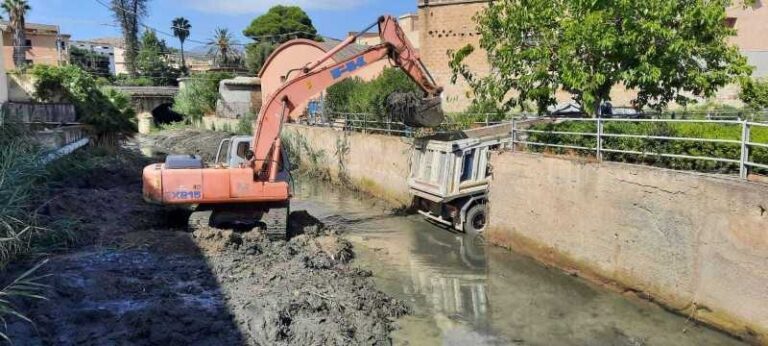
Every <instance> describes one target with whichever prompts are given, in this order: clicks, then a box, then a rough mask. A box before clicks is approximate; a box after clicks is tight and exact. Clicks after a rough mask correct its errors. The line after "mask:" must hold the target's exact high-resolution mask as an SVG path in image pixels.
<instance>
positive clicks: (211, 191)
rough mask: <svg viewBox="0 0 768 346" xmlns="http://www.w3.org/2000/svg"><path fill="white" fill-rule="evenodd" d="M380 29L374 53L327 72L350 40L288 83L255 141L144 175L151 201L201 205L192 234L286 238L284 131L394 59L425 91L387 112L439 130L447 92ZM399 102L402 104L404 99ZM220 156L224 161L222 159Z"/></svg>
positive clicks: (399, 36)
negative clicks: (295, 114)
mask: <svg viewBox="0 0 768 346" xmlns="http://www.w3.org/2000/svg"><path fill="white" fill-rule="evenodd" d="M374 26H378V28H379V35H380V38H381V42H382V43H381V44H379V45H376V46H372V47H369V48H368V49H366V50H364V51H362V52H360V53H359V54H356V55H354V56H352V57H349V58H348V59H346V60H344V61H341V62H338V63H336V64H333V65H330V66H325V67H322V66H323V63H324V62H326V61H328V59H330V58H331V57H332V56H333V55H334V54H336V53H337V52H339V51H340V50H342V49H344V48H345V47H347V46H348V45H350V44H352V43H354V42H355V40H356V39H357V37H355V36H350V37H349V38H347V39H346V40H344V41H343V42H341V43H340V44H339V45H338V46H337V47H335V48H334V49H332V50H330V51H328V52H327V53H326V54H325V55H323V56H322V57H321V58H319V59H318V60H317V61H315V62H312V63H310V64H308V65H306V66H304V67H301V66H297V69H296V70H298V71H300V74H299V75H297V76H296V77H294V78H293V79H290V80H288V81H286V82H285V83H284V84H283V85H282V86H281V87H280V88H279V89H277V91H275V92H274V93H273V94H272V95H270V96H269V98H268V100H267V102H265V103H264V104H263V105H262V108H261V110H260V112H259V116H258V118H257V119H256V121H255V122H254V124H253V137H242V136H238V137H233V138H230V139H226V140H224V141H222V143H221V144H220V146H219V152H218V153H217V158H216V162H215V163H214V164H213V165H212V166H208V167H206V166H205V165H204V164H203V162H202V161H201V160H200V159H199V158H197V157H194V156H169V157H168V158H167V159H166V162H165V163H158V164H153V165H149V166H147V167H146V168H145V169H144V173H143V174H144V175H143V183H144V185H143V193H144V199H145V200H147V201H148V202H152V203H159V204H166V205H171V204H181V205H193V206H196V211H195V212H194V213H193V215H192V217H191V218H190V227H191V228H196V227H204V226H216V225H218V224H219V221H220V220H224V221H225V222H224V223H226V224H227V225H230V226H232V227H240V228H242V227H251V226H253V227H261V228H262V229H264V231H265V232H266V233H267V234H268V235H270V236H271V237H273V238H284V237H285V235H286V234H285V229H286V223H287V216H288V212H289V201H290V197H291V195H290V189H289V174H288V172H289V169H290V162H288V159H287V155H285V153H284V152H283V149H282V145H281V143H280V132H281V130H282V127H283V123H284V122H285V121H286V117H287V115H288V114H290V113H291V111H292V110H293V109H294V108H295V107H298V105H301V104H304V103H305V102H306V101H307V100H309V98H311V97H313V96H315V95H316V94H318V93H319V92H320V91H322V90H324V89H326V88H328V87H330V86H331V85H334V84H336V83H338V82H340V81H342V80H344V79H346V78H349V77H352V76H355V75H356V73H357V71H359V70H360V69H361V68H364V67H366V66H367V65H370V64H372V63H374V62H376V61H379V60H383V59H389V61H391V62H392V64H393V65H394V66H397V67H399V68H400V69H402V70H403V71H404V72H405V73H406V74H407V75H408V76H409V77H410V78H411V79H412V80H413V81H414V82H415V83H416V84H417V85H419V87H420V88H421V89H422V90H423V91H424V97H423V98H417V99H415V100H414V97H413V96H409V97H404V98H403V99H402V100H396V99H395V98H396V97H395V96H391V97H390V99H391V100H388V102H389V101H391V102H389V103H390V112H392V113H393V114H395V115H398V118H399V119H400V120H402V121H403V122H404V123H405V124H407V125H409V126H413V127H435V126H438V125H440V124H441V123H442V121H443V114H442V112H441V111H440V94H441V92H442V88H441V87H439V86H437V84H436V82H435V80H434V79H433V78H432V76H431V75H430V74H429V72H428V71H427V69H426V67H425V66H424V64H423V63H422V62H421V59H420V58H419V56H418V53H417V51H416V50H415V49H414V48H413V46H412V45H411V43H410V42H409V41H408V39H407V38H406V36H405V33H404V32H403V30H402V28H400V26H399V25H398V24H397V21H396V20H395V18H394V17H391V16H382V17H380V18H379V20H378V21H377V22H376V23H375V24H373V25H371V26H370V27H369V28H368V29H366V30H364V31H363V32H365V31H368V30H369V29H370V28H372V27H374ZM401 98H402V97H401ZM222 154H225V155H226V157H224V158H222V157H221V156H222Z"/></svg>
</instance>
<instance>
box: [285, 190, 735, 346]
mask: <svg viewBox="0 0 768 346" xmlns="http://www.w3.org/2000/svg"><path fill="white" fill-rule="evenodd" d="M296 192H297V198H296V199H295V200H294V208H295V209H307V210H308V211H309V212H310V213H312V214H313V215H315V216H316V217H318V218H320V219H321V220H323V221H324V222H326V224H329V225H331V226H342V227H343V228H344V229H345V230H346V235H347V237H348V238H349V239H350V240H351V241H352V242H353V243H354V244H355V248H356V252H357V254H358V259H357V260H356V261H357V262H358V263H359V265H360V266H363V267H365V268H367V269H370V270H372V271H373V272H374V273H375V279H376V283H377V286H378V287H379V288H380V289H381V290H383V291H385V292H387V293H388V294H390V295H394V296H396V297H398V298H401V299H404V300H406V301H408V302H409V303H410V304H411V306H412V307H413V308H414V314H413V315H412V316H409V317H406V318H404V319H403V320H401V321H400V326H401V330H399V331H397V332H395V334H394V338H395V342H396V343H399V344H410V345H422V344H443V345H470V344H471V345H481V344H516V345H517V344H525V345H738V344H740V343H739V342H738V341H737V340H734V339H732V338H730V337H728V336H726V335H724V334H721V333H718V332H716V331H713V330H711V329H708V328H704V327H701V326H697V325H696V324H694V323H693V322H691V321H689V320H687V319H686V318H684V317H681V316H677V315H674V314H671V313H669V312H667V311H665V310H663V309H661V308H660V307H658V306H655V305H653V304H649V303H646V302H642V301H636V300H631V299H627V298H625V297H622V296H621V295H619V294H615V293H613V292H609V291H606V290H604V289H601V288H598V287H595V286H592V285H590V284H588V283H585V282H583V281H581V280H579V279H578V278H574V277H571V276H568V275H566V274H564V273H562V272H561V271H559V270H556V269H550V268H546V267H544V266H542V265H540V264H538V263H536V262H534V261H532V260H531V259H528V258H525V257H522V256H519V255H516V254H514V253H510V252H508V251H506V250H503V249H499V248H493V247H490V248H486V247H485V246H484V244H483V242H482V238H471V237H466V236H464V235H462V234H458V233H455V232H452V231H451V230H448V229H445V228H441V227H437V226H435V225H432V224H430V223H428V222H426V221H425V220H423V219H422V218H421V217H419V216H409V217H401V216H394V215H392V214H390V213H389V212H388V211H387V210H386V206H384V205H381V204H379V203H378V202H376V201H375V200H370V199H365V198H362V197H360V196H355V195H354V194H351V193H349V192H348V191H343V190H339V189H337V188H333V187H329V186H327V185H322V184H297V188H296Z"/></svg>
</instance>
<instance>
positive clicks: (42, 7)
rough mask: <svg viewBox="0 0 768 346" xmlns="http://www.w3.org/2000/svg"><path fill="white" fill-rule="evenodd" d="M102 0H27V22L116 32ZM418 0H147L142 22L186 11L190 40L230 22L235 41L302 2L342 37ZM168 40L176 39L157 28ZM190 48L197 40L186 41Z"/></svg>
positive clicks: (82, 35) (80, 34)
mask: <svg viewBox="0 0 768 346" xmlns="http://www.w3.org/2000/svg"><path fill="white" fill-rule="evenodd" d="M99 2H102V3H109V2H110V0H29V3H30V5H31V6H32V10H31V11H30V12H29V13H28V16H27V22H30V23H41V24H55V25H59V26H60V27H61V30H62V32H63V33H67V34H71V35H72V40H87V39H91V38H99V37H111V36H120V35H121V34H120V30H119V28H117V27H115V26H114V25H115V23H114V20H113V19H112V16H111V13H110V11H109V10H108V9H107V8H106V7H104V6H103V5H102V4H100V3H99ZM416 2H417V0H149V16H148V17H147V18H146V19H145V21H144V24H146V25H148V26H151V27H153V28H156V29H158V30H161V31H166V32H170V26H171V20H173V18H175V17H185V18H187V19H188V20H189V22H190V24H192V33H191V35H190V39H191V40H198V41H207V40H208V39H209V38H210V37H211V36H212V35H213V31H214V30H215V29H216V27H224V28H229V30H230V31H231V32H233V33H235V34H237V38H238V40H239V41H240V43H248V42H249V40H248V39H247V38H245V37H243V36H242V31H243V29H244V28H245V27H247V26H248V25H249V24H250V22H251V21H252V20H253V19H254V18H256V17H258V16H259V15H260V14H263V13H264V12H266V11H267V10H268V9H269V8H270V7H272V6H274V5H281V4H282V5H298V6H301V7H302V8H303V9H304V10H305V11H306V12H307V13H308V14H309V16H310V18H312V21H313V23H314V25H315V27H316V28H317V30H318V32H319V33H320V34H321V35H324V36H329V37H335V38H343V37H345V36H346V34H347V32H349V31H358V30H362V29H364V28H365V27H366V26H368V25H369V24H371V23H373V22H375V21H376V18H378V16H380V15H382V14H392V15H401V14H404V13H408V12H415V11H416ZM159 35H160V37H161V38H164V39H165V40H166V41H167V42H168V44H169V45H171V46H174V47H177V46H178V40H177V39H175V38H173V37H166V36H163V35H162V34H161V33H159ZM186 46H187V47H190V48H192V49H194V48H195V46H200V44H196V43H192V42H190V43H187V45H186Z"/></svg>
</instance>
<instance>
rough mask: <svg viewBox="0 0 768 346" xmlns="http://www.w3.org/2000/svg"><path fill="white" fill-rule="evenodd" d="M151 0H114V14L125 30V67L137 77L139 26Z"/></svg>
mask: <svg viewBox="0 0 768 346" xmlns="http://www.w3.org/2000/svg"><path fill="white" fill-rule="evenodd" d="M148 2H149V0H112V14H113V15H114V17H115V20H116V21H117V23H118V24H119V25H120V28H121V29H122V30H123V38H124V40H125V67H126V69H127V70H128V74H129V75H130V76H131V77H136V57H137V55H138V52H139V26H141V20H142V19H143V18H144V17H145V16H146V15H147V3H148Z"/></svg>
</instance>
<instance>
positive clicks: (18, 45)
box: [0, 0, 32, 69]
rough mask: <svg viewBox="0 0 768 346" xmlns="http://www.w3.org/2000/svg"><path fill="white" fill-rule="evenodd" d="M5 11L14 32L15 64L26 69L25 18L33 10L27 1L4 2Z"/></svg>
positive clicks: (13, 0) (12, 0) (6, 0)
mask: <svg viewBox="0 0 768 346" xmlns="http://www.w3.org/2000/svg"><path fill="white" fill-rule="evenodd" d="M0 6H2V8H3V10H5V12H6V13H8V20H9V21H10V27H11V30H12V32H13V64H14V65H16V68H19V69H24V68H25V67H26V65H27V49H28V48H29V47H27V37H26V35H25V33H24V27H25V20H24V16H25V15H26V14H27V11H29V10H31V9H32V7H30V6H29V3H27V0H3V4H2V5H0Z"/></svg>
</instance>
